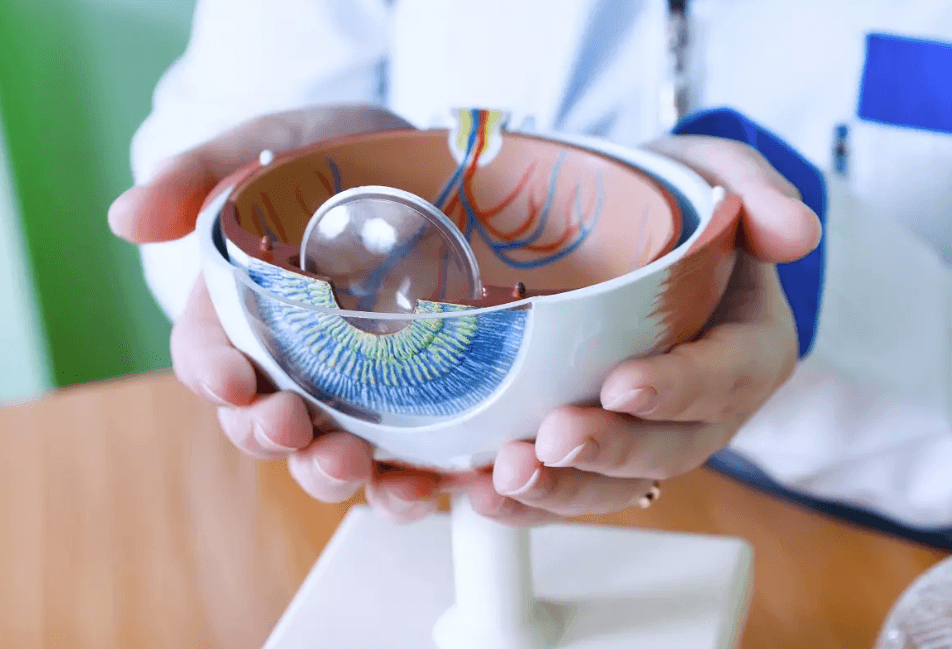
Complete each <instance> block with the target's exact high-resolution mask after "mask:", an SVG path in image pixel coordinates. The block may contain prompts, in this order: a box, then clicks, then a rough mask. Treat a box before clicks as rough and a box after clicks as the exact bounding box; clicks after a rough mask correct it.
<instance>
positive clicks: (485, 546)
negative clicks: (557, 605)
mask: <svg viewBox="0 0 952 649" xmlns="http://www.w3.org/2000/svg"><path fill="white" fill-rule="evenodd" d="M450 517H451V518H450V521H451V522H450V526H451V529H452V533H451V535H452V547H453V576H454V580H455V593H456V604H455V605H454V606H453V607H452V608H451V609H450V610H449V611H447V612H446V613H445V614H444V615H443V617H441V618H440V620H439V621H438V622H437V624H436V627H435V628H434V630H433V638H434V640H435V641H436V644H437V645H438V646H439V647H440V649H550V648H551V647H554V646H555V645H556V644H557V642H558V639H559V638H560V637H561V635H562V631H563V628H562V624H561V623H560V622H559V621H558V620H557V619H556V617H555V616H554V615H553V614H552V611H550V610H549V608H548V607H546V606H545V604H544V603H542V602H538V601H536V599H535V596H534V593H533V588H532V564H531V558H530V550H529V530H528V529H527V528H514V527H508V526H505V525H502V524H500V523H496V522H494V521H491V520H489V519H487V518H484V517H482V516H480V515H479V514H477V513H476V512H475V511H473V508H472V506H471V505H470V503H469V498H468V497H467V496H466V495H457V496H455V497H454V499H453V504H452V509H451V513H450Z"/></svg>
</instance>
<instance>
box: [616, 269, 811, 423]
mask: <svg viewBox="0 0 952 649" xmlns="http://www.w3.org/2000/svg"><path fill="white" fill-rule="evenodd" d="M748 272H751V273H754V274H756V277H751V276H749V275H748ZM746 283H751V284H752V286H750V287H748V288H745V287H744V286H743V285H744V284H746ZM731 284H732V286H731V287H729V288H728V292H727V294H726V297H725V300H726V303H725V304H724V305H722V307H719V309H723V310H724V312H725V313H724V314H720V315H719V317H718V318H717V319H716V320H715V324H714V325H713V326H712V327H710V328H709V329H708V330H707V331H706V332H705V333H704V335H703V336H702V337H701V338H700V339H698V340H696V341H693V342H689V343H685V344H682V345H678V346H677V347H675V348H673V349H672V350H671V351H669V352H667V353H665V354H659V355H656V356H650V357H646V358H640V359H633V360H629V361H626V362H624V363H622V364H621V365H619V366H618V367H617V368H615V370H614V371H613V372H612V373H611V374H610V375H609V377H608V378H607V379H606V380H605V383H604V384H603V385H602V392H601V401H602V406H603V407H604V408H605V409H606V410H611V411H614V412H619V413H626V414H629V415H634V416H637V417H640V418H642V419H651V420H656V421H685V422H691V421H703V422H719V421H725V420H728V419H732V418H736V417H743V416H745V415H748V414H750V413H752V412H754V411H756V410H757V409H758V408H760V406H762V405H763V403H764V402H765V401H766V400H767V398H769V396H770V394H772V393H773V391H774V390H776V389H777V388H778V387H779V386H780V385H781V384H783V383H784V382H785V381H786V380H787V379H788V378H789V377H790V375H791V374H792V372H793V369H794V367H795V365H796V360H797V348H796V338H797V334H796V330H795V328H794V325H793V322H792V318H791V317H790V316H789V305H788V304H787V303H786V301H785V300H784V299H783V292H782V289H781V287H780V283H779V280H778V279H777V276H776V270H775V269H774V268H773V267H772V266H770V265H768V264H763V263H762V262H755V261H754V262H752V265H748V264H739V265H738V268H737V270H736V271H735V277H732V279H731ZM784 313H786V316H784Z"/></svg>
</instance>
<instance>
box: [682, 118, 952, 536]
mask: <svg viewBox="0 0 952 649" xmlns="http://www.w3.org/2000/svg"><path fill="white" fill-rule="evenodd" d="M677 132H678V133H683V134H697V135H712V136H718V137H727V138H730V139H735V140H739V141H742V142H745V143H747V144H749V145H751V146H752V147H754V148H755V149H757V150H758V151H760V152H761V153H762V154H763V155H764V156H765V157H766V158H767V160H768V161H769V162H770V163H771V164H772V165H774V167H776V168H777V170H778V171H780V172H781V173H782V174H783V175H784V176H785V177H786V178H787V179H788V180H790V181H791V182H792V183H793V184H794V185H796V186H797V187H798V189H799V190H800V191H801V193H802V195H803V199H804V202H805V203H806V204H807V205H809V206H810V207H811V208H812V209H813V210H814V211H816V212H817V214H818V215H819V216H820V218H821V221H822V222H823V225H824V234H823V240H822V242H821V244H820V246H819V248H818V249H817V250H815V251H814V252H813V253H811V255H809V256H808V257H806V258H805V259H803V260H801V261H799V262H796V263H793V264H783V265H780V266H779V267H778V272H779V274H780V278H781V282H782V284H783V287H784V291H785V293H786V296H787V298H788V301H789V302H790V304H791V307H792V309H793V312H794V317H795V320H796V324H797V331H798V334H799V337H800V353H801V354H800V355H801V362H800V364H799V366H798V368H797V370H796V372H795V373H794V376H793V377H792V379H791V380H790V381H789V382H788V383H787V384H786V385H785V386H783V387H782V388H781V389H780V390H779V391H778V392H777V394H776V395H774V397H773V398H772V399H771V400H770V401H769V402H768V403H767V404H766V405H765V406H764V407H763V408H762V409H761V410H760V411H759V412H758V413H757V414H756V415H755V416H754V417H753V418H752V419H751V420H750V421H749V422H748V423H747V424H746V425H745V427H744V429H743V430H742V431H741V432H740V434H739V435H738V436H737V438H735V440H734V441H733V442H732V445H731V446H732V448H733V449H734V450H736V451H739V452H740V453H741V454H742V455H743V456H745V457H746V458H747V459H748V460H750V461H752V462H754V463H755V464H756V465H757V466H759V467H760V468H761V469H763V470H765V471H766V472H767V473H768V474H769V475H770V476H771V477H772V478H773V479H775V480H776V481H778V482H779V483H781V484H783V485H785V486H787V487H788V488H791V489H793V490H795V491H801V492H803V493H809V494H811V495H813V496H817V497H820V498H826V499H829V500H833V501H839V502H848V503H850V504H851V505H853V506H859V507H868V508H869V509H870V510H873V511H876V512H879V513H881V514H883V515H885V516H887V517H888V518H890V519H892V520H895V521H900V522H902V523H904V524H908V525H911V526H913V527H934V526H941V525H946V526H948V525H952V501H950V500H949V498H948V494H949V492H950V490H952V476H950V474H949V473H948V468H947V467H948V462H949V461H950V459H952V268H950V267H949V266H948V265H947V264H946V263H944V262H943V261H942V259H941V257H940V256H939V255H938V253H937V252H936V251H935V250H934V249H932V248H931V247H930V246H929V245H927V244H926V243H925V242H923V241H921V240H920V239H919V238H917V237H916V236H914V235H913V234H912V233H911V232H909V231H907V230H905V228H904V226H902V225H901V224H900V223H898V222H896V221H890V220H887V219H883V218H880V217H877V216H876V215H875V214H873V213H870V211H869V210H866V209H864V207H863V205H862V203H861V202H860V201H859V200H858V199H857V198H856V197H855V196H854V195H853V193H852V191H851V189H850V187H849V184H848V183H847V182H846V181H844V180H842V179H840V178H838V177H836V176H834V175H829V174H824V173H823V172H821V171H820V170H818V169H816V168H815V167H813V166H812V165H810V164H809V163H807V162H806V161H805V159H804V158H803V157H801V156H800V155H799V154H797V153H796V152H795V151H794V150H793V149H791V148H790V147H788V146H787V145H786V144H784V143H783V142H782V141H781V140H779V138H776V137H775V136H773V135H772V134H770V133H768V132H767V131H765V130H764V129H762V128H760V127H759V126H757V125H756V124H753V123H752V122H750V121H749V120H747V119H746V118H744V117H743V116H741V115H739V114H738V113H736V112H734V111H730V110H715V111H708V112H705V113H701V114H698V115H694V116H692V117H690V118H689V119H687V120H685V122H683V123H682V124H681V125H679V127H678V129H677ZM936 476H946V477H943V478H940V479H936Z"/></svg>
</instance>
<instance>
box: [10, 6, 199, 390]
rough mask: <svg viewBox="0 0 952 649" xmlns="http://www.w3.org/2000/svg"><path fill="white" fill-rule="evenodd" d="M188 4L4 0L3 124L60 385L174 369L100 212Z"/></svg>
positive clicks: (121, 180) (125, 172) (124, 169)
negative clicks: (171, 367)
mask: <svg viewBox="0 0 952 649" xmlns="http://www.w3.org/2000/svg"><path fill="white" fill-rule="evenodd" d="M192 5H193V0H140V1H136V0H0V97H2V102H0V111H2V113H0V117H2V120H3V126H4V128H5V130H6V136H7V145H8V154H9V156H10V158H11V171H12V178H13V183H14V186H15V188H16V194H17V197H18V199H19V203H20V205H19V207H20V214H21V215H22V219H23V223H22V231H23V233H24V237H25V239H26V242H27V247H28V251H27V252H28V260H29V264H30V265H31V270H32V272H33V278H34V281H35V284H36V291H37V294H38V302H39V310H40V315H41V319H42V323H43V327H44V328H45V333H46V336H47V347H48V349H49V354H50V357H51V358H50V362H51V366H52V371H53V378H54V381H55V383H56V385H58V386H67V385H72V384H76V383H81V382H86V381H91V380H98V379H103V378H108V377H113V376H119V375H123V374H129V373H134V372H141V371H146V370H152V369H158V368H165V367H168V366H169V365H170V359H169V351H168V341H169V329H170V327H169V324H168V322H167V321H166V319H165V317H164V315H163V314H162V313H161V311H160V310H159V309H158V307H157V306H156V305H155V303H154V302H153V300H152V297H151V295H150V294H149V293H148V289H147V288H146V285H145V281H144V279H143V277H142V271H141V268H140V265H139V261H138V254H137V252H136V250H135V248H134V247H132V246H130V245H128V244H125V243H123V242H121V241H119V240H117V239H115V238H114V237H113V236H112V234H111V233H110V231H109V228H108V226H107V223H106V211H107V209H108V207H109V204H110V203H111V201H112V200H113V199H114V198H115V197H116V196H118V195H119V194H120V193H121V192H122V191H124V190H125V189H126V188H128V187H129V186H130V185H131V183H132V178H131V173H130V170H129V153H128V152H129V142H130V139H131V137H132V134H133V133H134V132H135V129H136V128H137V126H138V125H139V124H140V123H141V121H142V120H143V119H144V118H145V116H146V115H147V114H148V112H149V106H150V101H151V93H152V88H153V86H154V85H155V82H156V81H157V80H158V78H159V76H160V75H161V73H162V72H163V70H164V69H165V68H166V67H167V66H168V65H169V64H170V63H171V62H172V60H174V59H175V58H176V57H177V56H178V55H179V54H181V52H182V51H183V50H184V47H185V44H186V42H187V38H188V27H189V20H190V18H191V11H192ZM0 344H2V343H0Z"/></svg>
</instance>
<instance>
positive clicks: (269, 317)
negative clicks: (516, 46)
mask: <svg viewBox="0 0 952 649" xmlns="http://www.w3.org/2000/svg"><path fill="white" fill-rule="evenodd" d="M456 118H457V119H456V128H454V129H452V130H449V131H446V130H429V131H420V130H410V129H408V130H397V131H387V132H377V133H371V134H365V135H357V136H351V137H347V138H342V139H337V140H332V141H327V142H322V143H319V144H316V145H313V146H310V147H308V148H306V149H303V150H300V151H293V152H289V153H286V154H283V155H280V156H278V157H274V156H271V155H270V154H263V155H262V158H261V160H260V161H259V162H258V163H255V164H252V165H249V167H247V168H246V169H244V170H242V171H241V172H240V173H239V174H237V175H235V176H233V177H232V178H230V179H229V180H227V181H225V183H224V184H223V186H222V187H220V189H219V190H218V191H216V192H215V193H214V194H213V197H212V198H210V199H209V201H208V202H207V203H206V205H205V207H204V209H203V211H202V215H201V217H200V219H199V233H200V236H201V238H202V246H203V247H202V251H203V258H204V273H205V277H206V282H207V283H208V286H209V289H210V292H211V295H212V299H213V302H214V303H215V306H216V309H217V311H218V314H219V316H220V318H221V320H222V322H223V324H224V327H225V330H226V331H227V333H228V335H229V336H230V338H231V340H232V342H233V343H234V344H235V345H236V346H237V347H238V348H239V349H241V350H242V351H244V352H245V353H246V354H247V355H248V356H249V357H251V358H252V359H253V360H254V361H255V362H256V363H257V364H258V365H259V367H260V368H261V369H262V371H263V372H264V373H265V374H266V375H268V376H269V377H270V378H271V379H272V380H273V381H274V382H275V383H276V385H277V386H278V387H279V388H281V389H289V390H294V391H296V392H298V393H299V394H301V395H302V396H304V397H305V398H306V399H307V401H308V402H309V404H310V405H311V406H312V408H314V410H316V411H320V412H321V413H323V414H324V415H325V416H326V417H327V418H328V419H330V420H331V421H333V422H334V424H335V425H336V426H337V427H339V428H342V429H343V430H347V431H350V432H352V433H354V434H357V435H359V436H361V437H364V438H365V439H367V440H369V441H370V442H372V443H373V444H374V445H375V446H376V447H377V448H378V450H379V454H380V456H381V457H388V458H390V459H394V460H398V461H401V462H405V463H409V464H414V465H420V466H428V467H438V468H440V469H443V470H453V469H466V468H471V467H475V466H480V465H483V464H486V463H488V462H490V461H491V460H492V457H493V454H494V453H495V451H496V450H497V449H498V448H499V447H500V446H501V445H502V444H503V443H504V442H506V441H508V440H510V439H518V438H531V437H532V436H534V431H535V429H536V427H537V426H538V424H539V423H540V422H541V420H542V418H543V417H544V416H545V415H546V414H547V413H548V412H550V411H551V410H552V409H554V408H557V407H559V406H562V405H566V404H570V403H579V402H586V401H591V400H592V399H593V398H595V397H596V396H597V394H598V390H599V387H600V382H601V381H602V380H603V379H604V377H605V376H606V375H607V373H608V372H609V371H610V370H611V368H612V367H613V366H614V365H615V364H617V363H618V362H620V361H621V360H623V359H625V358H627V357H631V356H636V355H644V354H649V353H653V352H658V351H662V350H664V349H666V348H669V347H670V346H672V345H674V344H676V343H678V342H681V341H684V340H688V339H690V338H691V337H693V336H695V335H696V334H697V332H698V331H699V330H700V328H701V327H702V326H703V324H704V322H705V321H706V320H707V319H708V317H709V316H710V313H711V311H712V310H713V308H714V306H715V304H716V303H717V301H718V300H719V299H720V297H721V295H722V293H723V291H724V289H725V287H726V284H727V280H728V278H729V275H730V273H731V270H732V267H733V263H734V259H735V252H734V237H735V233H736V227H737V216H738V213H739V201H738V199H736V197H733V196H726V195H724V193H723V192H722V191H719V190H717V189H716V188H712V187H710V186H709V185H707V184H706V183H705V182H704V181H703V180H702V179H700V178H699V177H697V176H696V175H694V174H693V173H692V172H690V171H689V170H687V169H685V168H683V167H681V166H680V165H677V164H676V163H674V162H671V161H669V160H666V159H664V158H661V157H659V156H655V155H652V154H648V153H646V152H637V151H634V152H632V151H626V152H624V154H620V153H619V152H618V151H613V150H610V147H608V146H607V145H604V144H603V143H591V142H585V141H576V142H568V141H565V140H564V139H557V138H554V137H553V138H547V137H542V136H539V135H527V134H521V133H515V132H510V131H507V130H506V128H505V118H504V115H503V114H502V113H498V112H495V111H484V110H473V111H459V112H458V113H457V115H456Z"/></svg>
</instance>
